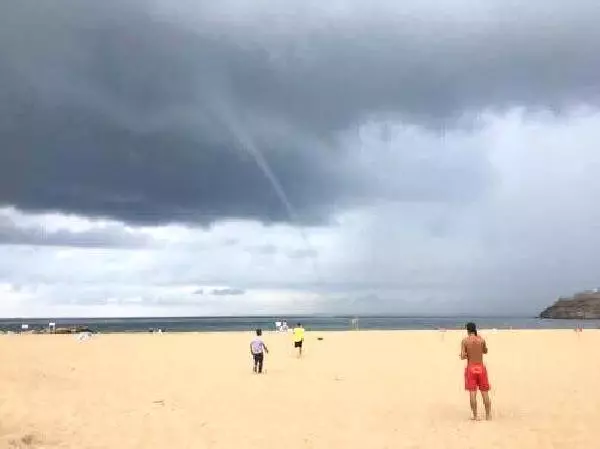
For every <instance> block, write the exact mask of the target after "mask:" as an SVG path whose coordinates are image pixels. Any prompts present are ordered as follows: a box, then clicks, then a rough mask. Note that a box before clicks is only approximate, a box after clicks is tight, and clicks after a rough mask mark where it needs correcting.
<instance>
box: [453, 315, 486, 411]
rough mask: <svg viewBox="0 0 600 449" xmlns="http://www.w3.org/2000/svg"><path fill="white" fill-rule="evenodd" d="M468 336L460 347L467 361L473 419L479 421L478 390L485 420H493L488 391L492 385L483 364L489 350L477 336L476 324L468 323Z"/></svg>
mask: <svg viewBox="0 0 600 449" xmlns="http://www.w3.org/2000/svg"><path fill="white" fill-rule="evenodd" d="M466 328H467V336H466V337H465V338H463V340H462V342H461V345H460V348H461V349H460V358H461V359H462V360H467V366H466V368H465V390H467V391H468V392H469V402H470V404H471V412H472V414H473V416H472V419H474V420H476V419H477V390H479V391H480V392H481V397H482V398H483V404H484V406H485V418H486V419H488V420H489V419H491V416H492V415H491V411H492V404H491V402H490V397H489V395H488V391H489V390H490V384H489V380H488V375H487V369H486V367H485V365H484V364H483V355H484V354H487V352H488V348H487V345H486V343H485V340H484V339H483V338H481V337H480V336H479V335H477V327H476V326H475V323H467V325H466Z"/></svg>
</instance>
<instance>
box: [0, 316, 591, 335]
mask: <svg viewBox="0 0 600 449" xmlns="http://www.w3.org/2000/svg"><path fill="white" fill-rule="evenodd" d="M353 318H358V328H359V329H362V330H400V329H404V330H419V329H439V328H444V329H463V328H464V325H465V323H466V322H467V321H474V322H475V323H477V325H478V327H479V328H481V329H494V328H495V329H574V328H575V327H577V326H580V327H583V328H591V329H600V320H585V321H583V320H543V319H539V318H500V317H497V318H490V317H486V318H477V317H399V316H358V317H353V316H287V317H286V316H278V317H275V316H260V317H258V316H255V317H249V316H246V317H193V318H190V317H186V318H62V319H61V318H57V319H53V318H36V319H27V318H20V319H0V330H1V331H20V330H21V325H22V324H27V325H28V327H29V330H30V331H35V330H42V329H46V328H47V327H48V324H49V323H50V322H54V323H56V327H72V326H85V327H88V328H90V329H92V330H93V331H96V332H101V333H117V332H150V331H151V330H153V329H162V330H163V331H164V332H227V331H252V330H253V329H256V328H262V329H264V330H274V329H275V321H283V320H287V322H288V325H289V326H290V327H293V325H295V323H297V322H300V323H302V325H303V326H304V327H305V328H306V329H307V330H309V331H310V330H318V331H328V330H329V331H336V330H349V329H352V324H351V320H352V319H353Z"/></svg>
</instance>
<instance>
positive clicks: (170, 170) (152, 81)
mask: <svg viewBox="0 0 600 449" xmlns="http://www.w3.org/2000/svg"><path fill="white" fill-rule="evenodd" d="M175 3H176V4H177V0H176V2H175ZM151 4H152V3H151V2H145V1H134V0H130V1H118V2H117V1H113V0H108V1H104V2H91V1H69V0H58V1H54V2H51V3H40V2H34V1H30V0H22V1H19V2H3V3H2V4H1V5H0V136H1V137H2V141H1V145H2V148H1V150H0V204H12V205H15V206H17V207H19V208H22V209H31V210H46V209H52V210H63V211H70V212H76V213H80V214H86V215H93V216H109V217H114V218H117V219H121V220H125V221H130V222H149V223H156V222H165V221H194V222H203V223H211V222H213V221H215V220H218V219H222V218H236V217H239V218H251V219H259V220H263V221H281V220H284V221H286V220H289V218H290V217H289V214H288V211H287V210H286V208H285V207H283V206H282V203H281V201H280V199H279V198H278V196H277V195H276V193H275V192H274V189H273V188H272V186H271V185H270V184H269V181H268V180H267V178H266V177H265V176H264V174H263V173H261V171H260V170H259V169H258V167H257V164H256V163H255V161H254V160H253V157H252V155H251V154H250V152H248V151H247V150H246V149H245V148H247V147H248V146H249V145H254V144H255V145H256V146H257V147H258V148H260V149H261V150H262V151H263V152H264V154H265V156H266V158H267V160H268V161H269V163H270V164H271V166H272V168H273V172H274V173H275V174H276V176H277V177H278V178H279V180H280V181H281V184H282V185H283V189H284V190H285V192H286V193H287V194H288V195H289V197H290V198H289V199H290V202H291V204H293V205H294V206H295V207H296V209H297V212H298V218H299V219H300V220H301V221H305V222H318V221H321V220H323V219H325V218H327V216H328V215H329V214H330V213H331V211H332V210H333V209H334V208H340V207H344V206H345V205H347V204H349V203H356V202H361V201H368V199H369V198H372V197H374V196H375V197H377V196H387V197H389V196H392V197H398V198H400V199H417V200H418V199H422V198H423V197H425V198H426V199H434V200H436V199H443V198H445V197H446V196H447V195H449V194H452V195H460V194H461V193H463V192H468V191H477V190H480V189H481V184H482V183H485V181H484V180H483V179H482V177H481V176H480V175H481V171H482V170H483V168H482V162H481V160H477V159H475V160H465V161H462V162H461V166H460V167H458V169H456V167H453V168H452V173H450V172H449V171H448V172H444V170H443V167H442V168H441V170H442V172H443V173H442V178H444V180H445V182H444V183H443V184H444V185H440V184H441V183H440V182H439V175H436V176H433V177H429V176H428V172H430V171H433V172H434V173H435V172H436V170H439V167H438V165H439V164H438V165H435V164H434V166H433V167H430V165H425V166H423V167H421V166H419V165H417V168H419V167H421V168H423V169H424V173H423V174H422V175H418V174H416V173H414V174H412V175H410V176H411V179H413V178H414V179H415V180H416V181H415V182H412V181H411V183H410V189H408V190H407V189H405V188H403V187H402V186H403V184H402V182H400V183H399V184H396V183H395V182H393V181H391V182H389V183H388V182H371V180H372V178H373V176H374V175H376V174H377V168H376V167H372V169H371V171H370V172H369V173H365V170H362V169H361V168H360V167H358V168H357V167H356V163H355V164H354V165H353V161H354V155H353V154H352V153H351V152H350V150H349V149H348V148H345V147H344V148H340V147H339V146H338V145H336V143H337V141H336V136H337V134H336V133H338V132H339V131H344V130H348V129H349V128H352V127H355V126H356V124H358V123H360V122H362V121H363V120H365V119H368V118H370V117H373V116H386V117H389V116H392V117H395V118H400V119H403V120H406V121H409V122H412V123H416V124H418V125H423V126H425V127H428V128H431V127H434V128H438V129H439V128H440V127H445V126H456V125H457V123H459V122H456V120H457V119H459V118H461V117H462V116H464V115H465V114H467V115H469V114H477V113H478V112H480V111H481V110H486V109H498V108H506V107H510V106H514V105H525V106H529V107H544V108H552V109H554V110H563V109H564V108H567V107H569V106H571V105H577V104H579V103H581V102H588V103H591V104H593V105H595V104H596V103H597V99H598V92H600V91H599V90H598V87H599V86H598V81H597V79H598V78H597V73H599V70H598V69H600V36H599V31H598V27H597V26H596V21H595V17H597V15H596V16H594V15H593V10H592V9H590V8H594V5H593V4H592V3H584V2H571V3H569V5H571V6H570V7H569V9H568V10H567V12H568V13H569V14H563V15H562V16H561V17H562V18H563V20H562V21H561V20H556V17H555V16H552V15H547V16H543V15H539V14H538V15H537V16H535V15H534V16H531V15H519V14H514V12H513V13H511V14H508V15H506V14H496V15H494V14H491V17H492V19H491V20H489V18H488V20H487V21H486V20H482V21H481V20H480V21H478V20H475V19H476V18H474V19H473V20H472V21H469V20H467V19H468V14H469V13H468V11H467V12H466V13H465V14H466V15H467V19H463V22H464V23H463V22H461V23H458V22H457V23H452V22H448V21H446V22H444V21H439V20H434V19H435V17H433V18H432V20H430V21H427V20H425V21H423V20H414V21H411V20H407V19H403V18H401V16H399V15H396V16H394V15H393V14H392V15H390V14H385V13H384V12H382V14H381V18H377V17H375V16H374V17H370V18H368V19H365V20H361V18H360V17H357V18H356V19H355V20H354V21H352V20H349V19H347V18H345V19H344V20H342V21H334V25H331V23H329V24H328V26H316V27H313V28H312V31H310V30H309V27H308V26H306V27H305V28H306V29H304V28H303V26H304V25H307V24H302V23H298V24H295V25H294V26H293V27H292V28H295V29H294V30H291V31H290V32H289V33H288V34H285V33H283V34H281V35H277V36H269V35H268V34H266V33H265V32H264V29H263V31H262V32H258V31H257V32H256V33H255V34H256V36H254V35H253V34H252V33H253V31H252V30H253V29H256V30H259V29H261V28H260V27H257V26H256V25H257V21H258V19H252V17H250V16H248V17H247V18H246V20H241V23H246V22H247V23H246V24H249V25H248V27H246V28H247V29H248V31H247V32H244V31H243V30H244V29H246V28H244V27H242V28H240V27H239V26H236V25H235V24H233V23H232V24H227V23H226V22H223V21H222V20H221V21H220V20H216V19H218V18H215V17H213V16H212V15H211V11H212V12H214V10H215V9H214V8H217V9H218V7H216V6H215V7H214V8H213V9H211V8H210V7H209V6H210V5H215V3H214V2H210V3H207V2H199V3H198V5H197V7H196V15H197V16H198V18H197V20H196V21H194V20H192V21H190V23H186V24H184V23H180V21H178V20H176V18H174V17H167V16H164V15H161V13H159V12H158V10H156V9H154V8H153V7H151ZM590 5H591V6H590ZM317 11H318V10H317ZM553 11H554V13H555V14H558V13H559V12H561V11H558V8H554V9H553ZM562 12H564V11H562ZM562 12H561V13H562ZM233 13H235V10H234V11H233ZM317 15H318V14H317ZM530 16H531V17H530ZM394 17H396V18H397V21H394ZM494 17H497V19H496V20H494ZM523 17H525V18H523ZM532 17H533V19H532ZM309 19H310V20H313V19H312V18H308V19H306V20H307V21H310V20H309ZM314 20H316V21H317V22H318V21H319V20H321V19H319V17H315V18H314ZM190 24H193V25H194V26H191V25H190ZM219 24H220V25H219ZM238 25H239V24H238ZM323 25H325V23H323ZM240 30H241V31H240ZM407 157H409V156H407ZM411 161H412V160H411V159H410V158H409V160H408V166H411V167H412V166H414V163H412V162H411ZM355 162H356V161H355ZM401 162H402V161H400V163H401ZM429 169H431V170H429ZM444 176H445V177H444ZM399 177H401V176H399ZM398 186H400V187H398ZM449 186H451V187H452V189H449ZM448 192H450V193H448Z"/></svg>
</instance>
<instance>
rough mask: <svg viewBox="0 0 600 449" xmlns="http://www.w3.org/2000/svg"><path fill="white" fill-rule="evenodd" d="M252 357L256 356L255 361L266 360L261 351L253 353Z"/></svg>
mask: <svg viewBox="0 0 600 449" xmlns="http://www.w3.org/2000/svg"><path fill="white" fill-rule="evenodd" d="M252 357H254V363H259V362H262V361H263V360H264V358H265V355H264V354H263V353H262V352H261V353H260V354H252Z"/></svg>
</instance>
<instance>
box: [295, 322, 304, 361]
mask: <svg viewBox="0 0 600 449" xmlns="http://www.w3.org/2000/svg"><path fill="white" fill-rule="evenodd" d="M293 332H294V348H298V357H302V343H304V328H303V327H302V324H300V323H298V324H296V327H295V328H294V331H293Z"/></svg>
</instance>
